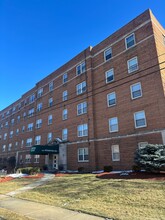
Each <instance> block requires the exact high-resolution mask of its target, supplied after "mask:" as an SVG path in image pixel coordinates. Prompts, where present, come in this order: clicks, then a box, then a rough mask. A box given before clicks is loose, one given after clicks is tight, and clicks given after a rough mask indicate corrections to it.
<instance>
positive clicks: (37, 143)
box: [35, 135, 41, 145]
mask: <svg viewBox="0 0 165 220" xmlns="http://www.w3.org/2000/svg"><path fill="white" fill-rule="evenodd" d="M40 144H41V135H37V136H36V137H35V145H40Z"/></svg>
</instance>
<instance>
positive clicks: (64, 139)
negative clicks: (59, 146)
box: [62, 128, 68, 141]
mask: <svg viewBox="0 0 165 220" xmlns="http://www.w3.org/2000/svg"><path fill="white" fill-rule="evenodd" d="M67 139H68V129H67V128H64V129H63V130H62V140H63V141H66V140H67Z"/></svg>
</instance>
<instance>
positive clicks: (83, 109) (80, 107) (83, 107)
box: [77, 102, 87, 115]
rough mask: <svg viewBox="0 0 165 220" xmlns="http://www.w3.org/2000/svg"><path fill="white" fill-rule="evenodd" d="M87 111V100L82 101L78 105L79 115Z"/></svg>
mask: <svg viewBox="0 0 165 220" xmlns="http://www.w3.org/2000/svg"><path fill="white" fill-rule="evenodd" d="M86 113H87V102H82V103H79V104H78V105H77V115H83V114H86Z"/></svg>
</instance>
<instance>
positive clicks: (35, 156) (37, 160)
mask: <svg viewBox="0 0 165 220" xmlns="http://www.w3.org/2000/svg"><path fill="white" fill-rule="evenodd" d="M39 160H40V155H34V163H39Z"/></svg>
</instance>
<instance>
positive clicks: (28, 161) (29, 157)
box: [25, 154, 31, 163]
mask: <svg viewBox="0 0 165 220" xmlns="http://www.w3.org/2000/svg"><path fill="white" fill-rule="evenodd" d="M30 160H31V155H30V154H26V156H25V163H30Z"/></svg>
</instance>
